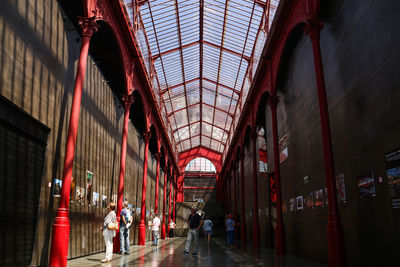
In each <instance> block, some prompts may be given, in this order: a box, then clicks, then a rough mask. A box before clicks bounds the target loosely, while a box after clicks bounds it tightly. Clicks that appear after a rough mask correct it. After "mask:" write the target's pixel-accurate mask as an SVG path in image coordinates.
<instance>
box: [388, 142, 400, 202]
mask: <svg viewBox="0 0 400 267" xmlns="http://www.w3.org/2000/svg"><path fill="white" fill-rule="evenodd" d="M385 162H386V174H387V178H388V186H389V194H390V197H391V198H392V208H394V209H399V208H400V149H396V150H395V151H393V152H390V153H387V154H386V155H385Z"/></svg>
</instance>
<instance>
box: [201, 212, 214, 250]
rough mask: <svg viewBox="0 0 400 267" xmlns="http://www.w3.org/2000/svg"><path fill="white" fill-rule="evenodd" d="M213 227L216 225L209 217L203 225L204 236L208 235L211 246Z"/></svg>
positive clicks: (208, 242)
mask: <svg viewBox="0 0 400 267" xmlns="http://www.w3.org/2000/svg"><path fill="white" fill-rule="evenodd" d="M213 226H214V225H213V223H212V221H211V220H210V218H209V217H208V216H207V217H206V220H205V221H204V224H203V231H204V234H205V235H206V239H207V244H210V239H211V235H212V228H213Z"/></svg>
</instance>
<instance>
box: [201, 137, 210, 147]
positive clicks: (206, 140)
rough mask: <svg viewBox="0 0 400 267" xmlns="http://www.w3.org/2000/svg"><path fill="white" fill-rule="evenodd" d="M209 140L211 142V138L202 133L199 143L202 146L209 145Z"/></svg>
mask: <svg viewBox="0 0 400 267" xmlns="http://www.w3.org/2000/svg"><path fill="white" fill-rule="evenodd" d="M210 142H211V139H210V138H209V137H207V136H204V135H203V136H202V137H201V144H202V145H203V146H205V147H210Z"/></svg>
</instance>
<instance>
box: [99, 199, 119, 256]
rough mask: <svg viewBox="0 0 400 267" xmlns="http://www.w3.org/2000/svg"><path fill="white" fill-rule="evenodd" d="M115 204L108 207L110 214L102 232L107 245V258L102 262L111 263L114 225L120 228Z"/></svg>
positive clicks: (105, 220) (106, 218) (105, 219)
mask: <svg viewBox="0 0 400 267" xmlns="http://www.w3.org/2000/svg"><path fill="white" fill-rule="evenodd" d="M114 210H115V203H110V204H108V205H107V211H108V214H107V216H106V217H105V218H104V223H103V227H101V229H100V231H103V236H104V242H105V243H106V257H105V258H104V259H102V260H101V262H111V260H112V253H113V237H114V236H115V230H113V228H114V225H116V226H117V227H118V224H117V215H116V214H115V211H114Z"/></svg>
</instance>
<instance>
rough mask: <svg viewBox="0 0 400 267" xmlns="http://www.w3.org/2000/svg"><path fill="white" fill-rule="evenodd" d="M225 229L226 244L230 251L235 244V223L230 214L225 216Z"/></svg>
mask: <svg viewBox="0 0 400 267" xmlns="http://www.w3.org/2000/svg"><path fill="white" fill-rule="evenodd" d="M225 227H226V244H227V245H228V250H230V249H231V246H232V245H233V244H235V221H234V220H233V216H232V214H229V215H228V216H227V219H226V221H225Z"/></svg>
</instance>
